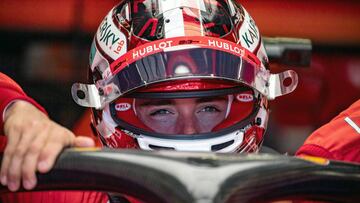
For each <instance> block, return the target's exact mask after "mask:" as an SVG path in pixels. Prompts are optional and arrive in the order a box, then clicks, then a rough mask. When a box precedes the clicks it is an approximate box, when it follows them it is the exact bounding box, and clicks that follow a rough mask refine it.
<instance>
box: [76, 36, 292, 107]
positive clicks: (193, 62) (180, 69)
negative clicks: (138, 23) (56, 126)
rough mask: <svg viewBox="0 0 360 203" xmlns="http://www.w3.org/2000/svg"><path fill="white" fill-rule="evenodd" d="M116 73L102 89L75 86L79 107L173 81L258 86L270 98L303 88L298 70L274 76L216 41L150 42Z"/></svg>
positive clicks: (122, 62) (247, 55)
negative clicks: (298, 87) (209, 81)
mask: <svg viewBox="0 0 360 203" xmlns="http://www.w3.org/2000/svg"><path fill="white" fill-rule="evenodd" d="M111 70H112V73H113V75H111V76H109V77H108V78H106V79H104V80H100V81H97V83H96V84H92V85H86V84H79V83H76V84H74V85H73V87H72V95H73V98H74V100H75V101H76V103H78V104H79V105H81V106H87V107H94V108H97V109H101V108H103V107H104V106H105V105H106V104H109V103H110V102H112V101H114V100H115V99H117V98H118V97H120V96H124V95H126V94H127V93H130V92H133V91H134V90H137V89H138V88H143V87H146V86H148V85H151V84H156V83H160V82H169V81H172V80H198V79H211V80H212V79H219V80H223V81H230V82H233V83H234V84H236V83H238V84H242V85H246V86H249V87H252V88H253V89H254V90H256V91H257V92H259V93H261V94H262V95H264V96H266V97H267V98H269V99H274V98H275V97H278V96H281V95H284V94H287V93H290V92H292V91H293V90H294V89H295V88H296V85H297V74H296V73H295V72H294V71H291V70H289V71H285V72H282V73H279V74H270V72H269V71H268V70H266V69H265V68H264V67H262V66H261V63H260V62H259V60H258V59H257V57H256V56H254V55H253V54H252V53H250V52H248V51H247V50H246V49H244V48H243V47H241V46H239V45H237V44H235V43H231V42H228V41H226V40H221V39H216V38H211V37H198V38H197V37H192V38H186V37H181V38H172V39H171V40H169V39H168V40H159V41H156V42H155V43H148V44H145V45H142V46H140V47H138V48H135V49H133V50H131V51H129V52H128V53H127V54H125V55H123V56H122V57H121V58H119V59H118V60H116V61H115V62H114V63H113V64H112V65H111ZM287 78H289V80H288V81H287V83H286V86H285V84H284V81H285V79H287Z"/></svg>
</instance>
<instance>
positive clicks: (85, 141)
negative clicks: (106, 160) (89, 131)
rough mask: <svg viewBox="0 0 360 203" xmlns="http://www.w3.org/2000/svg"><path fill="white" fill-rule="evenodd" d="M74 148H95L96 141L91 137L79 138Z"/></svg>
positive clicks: (74, 143)
mask: <svg viewBox="0 0 360 203" xmlns="http://www.w3.org/2000/svg"><path fill="white" fill-rule="evenodd" d="M72 147H95V141H94V140H93V139H91V138H90V137H86V136H77V137H75V140H74V142H73V146H72Z"/></svg>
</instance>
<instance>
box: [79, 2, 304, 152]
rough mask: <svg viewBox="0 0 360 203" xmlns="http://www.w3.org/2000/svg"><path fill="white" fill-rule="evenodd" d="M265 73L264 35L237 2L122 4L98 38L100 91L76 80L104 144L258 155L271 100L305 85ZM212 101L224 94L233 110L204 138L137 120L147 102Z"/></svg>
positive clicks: (95, 56) (94, 79) (93, 58)
mask: <svg viewBox="0 0 360 203" xmlns="http://www.w3.org/2000/svg"><path fill="white" fill-rule="evenodd" d="M267 66H268V58H267V55H266V52H265V49H264V46H263V44H262V40H261V36H260V33H259V30H258V28H257V27H256V25H255V22H254V20H253V19H252V18H251V17H250V15H249V14H248V13H247V12H246V10H245V9H244V8H243V7H242V6H241V5H240V4H238V3H236V2H233V1H231V0H134V1H130V0H123V1H121V2H120V3H119V4H118V5H117V6H115V7H114V8H113V9H112V10H111V11H110V12H109V13H108V14H107V16H106V17H105V19H104V20H103V21H102V23H101V24H100V26H99V28H98V31H97V33H96V35H95V37H94V40H93V44H92V48H91V53H90V68H91V70H90V73H89V75H90V79H91V83H92V84H80V83H76V84H74V85H73V87H72V94H73V98H74V100H75V101H76V102H77V103H78V104H79V105H81V106H86V107H92V108H93V125H94V127H95V129H96V131H97V133H98V135H99V137H100V138H101V140H102V142H103V143H104V145H106V146H110V147H114V148H140V149H145V150H151V149H174V150H180V151H216V152H254V151H257V150H258V149H259V147H260V146H261V143H262V141H263V136H264V133H265V130H266V127H267V121H268V114H269V110H268V102H267V101H268V99H274V98H276V97H278V96H281V95H284V94H287V93H290V92H292V91H293V90H294V89H295V88H296V86H297V75H296V73H295V72H293V71H291V70H289V71H285V72H282V73H279V74H271V73H270V72H269V70H268V68H267ZM288 78H290V80H289V79H288ZM285 79H288V80H289V81H290V82H288V84H286V85H285V83H284V81H285ZM211 97H223V98H224V101H225V102H226V109H224V112H225V113H224V115H223V118H222V119H221V120H220V121H219V122H218V123H216V125H215V124H214V125H213V126H211V129H209V130H206V131H201V132H197V133H188V134H186V133H182V131H181V130H180V131H176V130H171V129H170V128H174V129H175V128H181V126H180V127H179V126H177V127H174V126H171V127H169V126H168V127H169V128H168V130H167V129H165V130H164V129H162V130H159V129H154V128H155V127H154V126H153V125H152V123H151V122H150V123H147V122H145V121H144V120H143V119H142V118H141V116H139V115H138V111H139V108H140V107H139V104H138V103H139V101H140V100H144V99H145V100H151V99H154V102H155V103H156V102H158V101H159V100H163V99H186V98H198V99H203V100H204V99H205V100H206V98H211ZM154 102H153V103H154ZM150 103H151V102H150ZM209 119H210V120H211V118H209ZM210 120H207V121H206V122H208V121H210ZM179 132H180V133H179Z"/></svg>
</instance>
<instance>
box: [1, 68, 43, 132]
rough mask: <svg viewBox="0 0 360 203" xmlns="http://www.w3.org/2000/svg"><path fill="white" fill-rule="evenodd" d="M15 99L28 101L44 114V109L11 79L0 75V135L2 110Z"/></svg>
mask: <svg viewBox="0 0 360 203" xmlns="http://www.w3.org/2000/svg"><path fill="white" fill-rule="evenodd" d="M17 99H19V100H24V101H28V102H30V103H31V104H33V105H34V106H36V107H37V108H38V109H40V110H41V111H42V112H44V113H46V111H45V109H44V108H42V107H41V106H40V105H39V104H38V103H36V102H35V101H34V100H33V99H31V98H30V97H28V96H27V95H26V94H25V93H24V91H23V90H22V89H21V87H20V86H19V85H18V84H17V83H16V82H15V81H13V80H12V79H11V78H9V77H8V76H6V75H4V74H3V73H0V133H1V134H4V133H3V127H4V121H3V115H4V110H5V108H6V106H7V105H8V104H9V103H10V102H12V101H14V100H17Z"/></svg>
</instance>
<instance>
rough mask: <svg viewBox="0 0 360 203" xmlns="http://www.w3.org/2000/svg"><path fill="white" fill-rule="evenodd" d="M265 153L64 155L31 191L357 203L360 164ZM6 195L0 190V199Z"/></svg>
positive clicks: (155, 198) (84, 151)
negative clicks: (96, 191) (86, 191)
mask: <svg viewBox="0 0 360 203" xmlns="http://www.w3.org/2000/svg"><path fill="white" fill-rule="evenodd" d="M314 160H316V161H307V160H304V159H300V158H295V157H288V156H281V155H270V154H257V155H256V154H249V155H238V154H215V153H186V152H174V151H153V152H147V151H139V150H119V149H117V150H115V149H67V150H65V151H64V152H63V153H62V154H61V155H60V156H59V158H58V160H57V162H56V164H55V166H54V168H53V169H52V170H51V171H50V172H49V173H46V174H37V176H38V185H37V186H36V188H35V190H36V191H44V190H99V191H108V192H115V193H121V194H127V195H131V196H133V197H136V198H138V199H140V200H144V201H145V202H150V203H152V202H154V203H155V202H156V203H160V202H171V203H177V202H179V203H183V202H196V203H203V202H214V203H220V202H226V203H228V202H264V201H270V200H291V199H299V198H300V199H311V200H325V201H334V202H360V165H357V164H351V163H345V162H333V161H328V160H325V159H320V158H317V159H316V158H315V159H314ZM7 192H9V191H8V190H7V188H6V187H3V186H2V187H0V193H7Z"/></svg>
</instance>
